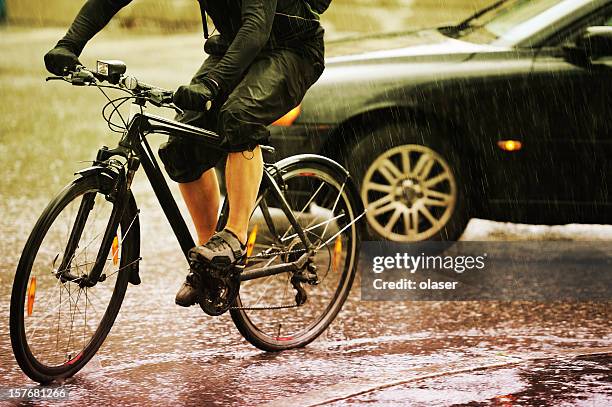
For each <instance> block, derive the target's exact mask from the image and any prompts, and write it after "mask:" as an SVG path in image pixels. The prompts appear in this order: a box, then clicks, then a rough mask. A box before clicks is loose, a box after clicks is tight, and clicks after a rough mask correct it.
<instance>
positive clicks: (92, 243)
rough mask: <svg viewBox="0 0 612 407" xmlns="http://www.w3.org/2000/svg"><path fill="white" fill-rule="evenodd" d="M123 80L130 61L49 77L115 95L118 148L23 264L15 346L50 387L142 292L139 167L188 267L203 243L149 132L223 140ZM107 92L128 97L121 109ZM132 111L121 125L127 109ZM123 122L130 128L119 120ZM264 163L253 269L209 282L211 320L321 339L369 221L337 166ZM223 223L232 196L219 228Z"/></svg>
mask: <svg viewBox="0 0 612 407" xmlns="http://www.w3.org/2000/svg"><path fill="white" fill-rule="evenodd" d="M125 72H126V66H125V64H124V63H122V62H120V61H98V63H97V69H96V70H95V71H92V70H88V69H86V68H84V67H77V69H76V70H74V71H73V72H69V73H66V75H65V76H61V77H49V78H47V80H63V81H66V82H68V83H70V84H72V85H75V86H95V87H97V88H98V89H99V90H100V91H101V92H102V93H103V94H104V95H105V96H106V98H107V99H108V103H107V104H106V105H105V106H104V108H103V109H102V115H103V118H104V119H105V120H106V121H107V123H108V125H109V127H110V128H111V130H114V131H117V132H119V133H121V139H120V141H119V143H118V145H117V146H116V147H115V148H112V149H111V148H108V147H106V146H104V147H102V148H101V149H100V150H98V152H97V155H96V159H95V160H94V161H93V164H92V165H91V166H89V167H87V168H84V169H83V170H81V171H79V172H77V174H76V175H77V176H76V178H75V179H74V180H73V181H72V182H71V183H70V184H68V185H67V186H66V187H65V188H64V189H63V190H62V191H61V192H60V193H59V194H58V195H57V196H56V197H55V198H54V199H53V200H52V201H51V202H50V203H49V204H48V206H47V207H46V209H45V210H44V211H43V213H42V215H41V216H40V218H39V219H38V221H37V223H36V225H35V226H34V229H33V230H32V232H31V234H30V236H29V238H28V240H27V243H26V245H25V247H24V249H23V253H22V255H21V258H20V261H19V264H18V267H17V271H16V275H15V280H14V283H13V291H12V297H11V308H10V334H11V343H12V348H13V352H14V355H15V358H16V360H17V362H18V364H19V366H20V367H21V369H22V370H23V371H24V373H25V374H26V375H27V376H29V377H30V378H31V379H32V380H34V381H37V382H40V383H48V382H52V381H54V380H58V379H63V378H66V377H70V376H72V375H74V374H75V373H77V372H78V371H79V370H80V369H81V368H83V367H84V366H85V364H86V363H87V362H88V361H89V360H90V359H91V358H92V357H93V356H94V354H95V353H96V352H97V351H98V350H99V348H100V346H101V345H102V343H103V342H104V340H105V338H106V337H107V335H108V333H109V331H110V329H111V327H112V325H113V323H114V322H115V318H116V316H117V314H118V312H119V309H120V307H121V304H122V302H123V299H124V296H125V293H126V290H127V286H128V284H130V283H131V284H133V285H137V284H139V283H140V274H139V262H140V260H141V257H140V223H139V209H138V206H137V204H136V200H135V198H134V196H133V194H132V192H131V184H132V180H133V179H134V174H135V173H136V172H137V170H138V169H139V168H140V167H141V166H142V168H143V169H144V171H145V174H146V176H147V178H148V179H149V182H150V184H151V186H152V189H153V191H154V193H155V196H156V197H157V200H158V201H159V203H160V205H161V207H162V209H163V212H164V214H165V216H166V218H167V219H168V221H169V222H170V225H171V227H172V230H173V232H174V234H175V236H176V238H177V240H178V243H179V245H180V247H181V249H182V251H183V254H184V255H185V257H186V258H187V252H188V251H189V249H191V248H192V247H193V246H194V245H195V243H194V240H193V238H192V236H191V234H190V232H189V230H188V228H187V225H186V223H185V220H184V219H183V217H182V216H181V213H180V211H179V208H178V206H177V204H176V202H175V200H174V199H173V197H172V194H171V191H170V189H169V187H168V184H167V183H166V181H165V178H164V176H163V173H162V170H161V168H160V166H159V165H158V163H157V160H156V159H155V156H154V154H153V152H152V150H151V147H150V145H149V142H148V141H147V136H148V135H150V134H162V135H170V134H172V135H173V136H175V137H182V138H184V139H189V140H192V141H195V142H199V143H205V144H206V145H209V146H210V145H216V146H218V145H219V143H220V141H221V136H220V135H218V134H216V133H214V132H212V131H209V130H205V129H201V128H197V127H194V126H190V125H186V124H182V123H179V122H176V121H173V120H170V119H167V118H164V117H161V116H156V115H152V114H148V113H146V112H145V111H144V108H145V107H146V105H147V103H150V104H152V105H155V106H158V107H165V108H171V109H175V110H177V109H178V108H177V107H176V106H174V105H173V104H172V92H171V91H168V90H164V89H161V88H158V87H155V86H151V85H147V84H145V83H143V82H141V81H139V80H138V79H137V78H135V77H132V76H127V75H125ZM104 82H107V83H108V84H103V83H104ZM106 88H112V89H119V90H121V91H123V92H126V93H127V96H125V97H118V98H114V99H111V98H110V97H109V96H108V95H107V93H106V92H105V91H104V89H106ZM127 101H131V108H130V115H129V117H128V119H127V120H124V118H123V116H122V115H121V113H120V112H119V108H120V107H121V106H122V105H123V104H124V103H126V102H127ZM109 108H110V113H108V112H109ZM115 114H117V115H119V117H120V118H121V122H122V124H123V125H121V124H117V123H115V122H113V117H114V115H115ZM262 149H264V150H266V151H268V152H273V148H272V147H269V146H262ZM264 167H265V168H264V176H263V180H262V183H261V187H260V191H259V196H258V199H257V204H256V209H255V210H254V211H253V215H252V217H251V221H250V224H249V239H248V245H247V247H248V252H247V254H248V258H247V265H246V266H245V268H244V270H242V272H240V273H232V274H231V275H230V276H228V277H226V278H222V277H220V278H218V279H213V280H211V281H209V282H207V283H206V284H204V287H203V288H202V293H201V300H200V307H201V308H202V310H203V311H204V312H206V313H208V314H210V315H219V314H221V313H223V312H225V311H226V310H228V309H229V312H230V314H231V318H232V320H233V322H234V324H235V325H236V327H237V328H238V330H239V332H240V333H241V334H242V336H243V337H244V338H245V339H246V340H247V341H249V342H250V343H251V344H253V345H254V346H256V347H257V348H259V349H261V350H264V351H281V350H286V349H293V348H297V347H302V346H305V345H307V344H308V343H310V342H311V341H313V340H314V339H316V338H317V337H318V336H319V335H320V334H321V333H322V332H323V331H324V330H325V329H326V328H327V327H328V326H329V324H330V323H331V322H332V321H333V319H334V318H335V317H336V315H337V314H338V312H339V311H340V309H341V307H342V305H343V304H344V302H345V300H346V298H347V295H348V293H349V291H350V288H351V285H352V283H353V279H354V277H355V271H356V267H357V261H358V252H359V234H360V233H359V228H360V227H361V226H360V223H358V221H359V220H360V218H361V217H362V216H363V215H364V213H365V212H364V210H363V207H362V205H361V201H360V199H359V195H358V193H357V190H356V188H355V185H354V184H353V182H352V180H351V177H350V175H349V173H348V172H347V171H346V170H345V169H344V168H342V167H341V166H340V165H339V164H337V163H336V162H334V161H333V160H331V159H328V158H325V157H322V156H317V155H312V154H304V155H297V156H293V157H288V158H285V159H283V160H280V161H278V162H276V163H267V162H266V163H265V165H264ZM227 214H228V203H227V200H225V201H224V203H223V205H222V210H221V215H220V218H219V222H218V226H217V229H218V230H221V229H222V228H223V226H224V224H225V221H226V219H227ZM294 292H295V295H294V296H292V293H294ZM236 293H238V294H237V297H236V296H234V295H233V294H236ZM291 297H292V298H291ZM232 298H235V300H233V301H231V299H232ZM88 313H89V314H88Z"/></svg>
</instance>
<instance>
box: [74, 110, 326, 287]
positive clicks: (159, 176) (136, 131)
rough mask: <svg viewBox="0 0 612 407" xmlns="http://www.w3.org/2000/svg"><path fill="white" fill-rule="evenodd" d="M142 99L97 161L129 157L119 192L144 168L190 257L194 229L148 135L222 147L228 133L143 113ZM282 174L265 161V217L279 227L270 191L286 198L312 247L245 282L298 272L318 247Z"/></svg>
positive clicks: (95, 275)
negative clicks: (279, 178) (295, 209)
mask: <svg viewBox="0 0 612 407" xmlns="http://www.w3.org/2000/svg"><path fill="white" fill-rule="evenodd" d="M142 103H143V102H140V101H138V100H136V101H135V102H134V103H133V104H132V109H131V113H130V118H129V122H128V127H127V130H126V132H125V133H124V134H123V137H122V138H121V140H120V141H119V145H118V147H117V148H115V149H107V148H103V149H101V150H99V151H98V155H97V159H96V164H97V165H100V164H103V163H108V162H109V160H110V159H111V158H113V157H114V156H121V157H123V158H125V159H127V160H128V172H127V174H125V177H119V180H121V181H122V182H123V183H124V184H125V185H124V186H121V187H120V188H119V189H118V190H117V196H118V197H122V196H124V195H123V194H125V193H126V192H128V191H129V188H130V185H131V181H132V179H133V176H134V173H135V172H136V171H137V169H138V167H139V166H140V165H142V167H143V169H144V171H145V174H146V176H147V178H148V179H149V182H150V184H151V187H152V188H153V191H154V193H155V196H156V197H157V199H158V201H159V203H160V205H161V207H162V210H163V212H164V215H165V216H166V218H167V219H168V222H169V223H170V226H171V228H172V231H173V232H174V234H175V236H176V238H177V240H178V242H179V245H180V246H181V249H182V251H183V254H184V255H185V257H186V258H187V255H188V252H189V250H190V249H191V248H193V247H194V246H195V242H194V240H193V237H192V236H191V233H190V232H189V229H188V227H187V224H186V223H185V219H184V218H183V216H182V215H181V213H180V210H179V208H178V206H177V204H176V201H175V200H174V197H173V196H172V193H171V191H170V188H169V187H168V184H167V182H166V180H165V178H164V176H163V173H162V170H161V168H160V166H159V164H158V162H157V160H156V159H155V156H154V154H153V152H152V150H151V147H150V145H149V143H148V141H147V138H146V137H147V136H148V135H149V134H166V135H172V136H174V137H179V138H183V139H187V140H190V141H193V142H196V143H200V144H203V145H207V146H209V147H216V148H219V147H220V145H221V141H222V137H221V136H220V135H218V134H217V133H215V132H212V131H210V130H205V129H201V128H199V127H195V126H191V125H188V124H183V123H180V122H177V121H174V120H170V119H167V118H164V117H161V116H156V115H151V114H148V113H144V112H142V108H141V107H142ZM277 175H278V174H277V173H276V169H275V167H274V165H272V164H265V165H264V172H263V179H262V182H261V186H260V197H262V201H263V204H262V205H260V209H261V210H262V212H263V213H264V219H265V221H266V223H268V226H270V230H272V231H274V230H275V227H274V224H273V223H272V217H271V216H270V213H269V212H268V209H267V205H266V204H265V196H266V195H267V194H271V196H272V197H273V198H275V199H277V202H280V204H281V209H282V211H283V212H284V214H285V215H286V216H287V219H288V220H289V222H290V224H291V226H292V227H293V228H294V230H295V231H296V234H297V235H298V236H299V238H300V240H301V241H302V244H303V245H304V247H306V248H307V250H306V252H305V253H304V254H303V255H302V256H300V257H299V258H298V259H297V260H296V261H293V262H289V263H283V264H277V265H274V266H269V267H264V268H258V269H252V270H248V271H246V272H244V273H242V274H241V280H242V281H245V280H252V279H256V278H261V277H267V276H270V275H275V274H281V273H286V272H297V271H299V270H300V269H302V268H303V267H304V265H305V264H306V262H307V260H308V257H309V256H310V255H311V254H312V253H313V250H314V246H313V244H312V243H311V242H310V240H309V239H308V236H307V235H306V233H305V232H304V230H303V229H302V227H301V226H300V224H299V222H298V221H297V219H296V218H295V216H294V215H293V211H292V210H291V208H290V206H289V204H288V202H287V201H286V199H285V197H284V195H283V193H282V189H281V187H280V186H279V184H278V182H277V180H276V179H275V178H276V176H277ZM121 178H124V179H121ZM116 202H125V200H124V199H118V200H117V201H116ZM228 206H229V204H228V201H227V198H226V199H225V201H224V203H223V207H224V209H225V210H224V211H222V214H227V213H228V211H227V209H228ZM122 213H123V208H122V207H120V205H115V209H114V210H113V215H114V216H111V220H110V221H109V225H108V226H109V227H107V230H106V233H105V236H104V238H103V239H102V244H101V250H100V252H99V257H98V259H97V261H96V266H94V267H93V269H92V271H91V273H90V275H89V278H88V280H89V282H86V284H87V283H88V285H89V284H95V283H96V282H97V281H99V279H100V276H101V273H102V267H98V264H99V265H100V266H101V265H103V263H104V261H105V259H106V253H108V250H109V249H110V247H111V244H112V240H113V238H114V236H115V234H116V231H117V227H118V224H119V219H121V215H122ZM226 220H227V219H224V218H221V219H219V222H218V225H217V229H221V228H223V226H224V225H225V222H226ZM102 254H104V255H102Z"/></svg>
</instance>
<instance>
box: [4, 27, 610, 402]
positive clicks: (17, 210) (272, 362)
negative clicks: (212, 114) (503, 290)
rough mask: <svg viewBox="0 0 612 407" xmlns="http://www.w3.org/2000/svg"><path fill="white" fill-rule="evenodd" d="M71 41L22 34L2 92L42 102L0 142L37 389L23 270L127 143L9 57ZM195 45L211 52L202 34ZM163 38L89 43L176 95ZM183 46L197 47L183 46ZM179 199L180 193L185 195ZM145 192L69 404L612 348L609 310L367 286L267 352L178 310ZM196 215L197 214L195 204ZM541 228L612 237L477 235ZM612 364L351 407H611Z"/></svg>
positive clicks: (162, 232)
mask: <svg viewBox="0 0 612 407" xmlns="http://www.w3.org/2000/svg"><path fill="white" fill-rule="evenodd" d="M56 34H57V33H55V32H54V33H52V35H49V34H48V33H42V34H41V33H29V34H27V35H24V36H23V37H19V38H24V39H23V40H19V41H22V43H19V41H17V42H14V43H12V45H11V44H8V45H6V44H3V47H2V50H3V55H4V56H5V57H6V59H5V58H3V59H2V60H1V61H0V74H1V75H0V85H1V86H2V89H3V92H4V91H6V92H9V93H10V94H16V95H19V96H20V97H24V98H25V96H24V95H36V96H35V98H36V103H34V102H33V101H32V98H33V97H30V99H29V100H28V99H23V100H24V101H21V100H22V99H18V100H17V101H16V102H15V104H14V105H4V106H2V107H0V116H1V117H2V119H0V125H1V127H0V134H1V137H2V139H1V140H2V144H1V145H0V148H1V151H2V153H3V160H4V159H5V158H4V157H9V158H10V160H7V161H6V162H5V161H3V164H6V165H5V172H4V173H3V177H2V179H1V180H0V198H1V199H0V213H1V214H2V216H1V217H0V232H1V234H2V239H1V240H0V251H1V252H2V253H3V257H2V260H1V261H0V267H1V270H2V272H1V273H0V315H2V316H3V317H2V319H0V386H24V385H32V383H31V382H30V381H29V380H28V379H27V378H25V377H24V376H23V374H22V373H21V372H20V370H19V368H18V367H17V365H16V363H15V361H14V360H13V356H12V354H11V351H10V341H9V337H8V318H7V316H8V309H9V298H10V290H11V284H12V278H13V273H14V270H15V268H16V264H17V261H18V259H19V255H20V253H21V250H22V248H23V245H24V243H25V240H26V238H27V234H28V233H29V231H30V230H31V228H32V226H33V225H34V223H35V221H36V218H37V217H38V215H39V214H40V212H41V211H42V209H43V208H44V206H45V205H46V203H47V202H48V201H49V199H50V197H51V196H52V195H53V194H54V193H55V191H57V190H58V189H59V188H60V187H61V185H63V184H65V183H67V182H68V181H69V180H70V178H71V176H72V175H71V174H72V173H73V172H74V170H75V169H77V168H80V167H82V166H84V165H85V164H83V163H78V160H81V159H90V158H92V156H93V154H94V152H95V150H96V149H97V148H98V147H99V145H100V144H102V143H106V144H110V143H112V142H113V141H115V137H114V136H113V135H110V136H109V135H108V134H107V132H106V131H105V130H104V124H103V122H102V121H101V120H98V110H99V108H100V107H101V98H99V97H98V96H97V95H96V96H95V97H94V96H92V95H93V93H92V92H90V90H82V89H81V90H75V89H70V88H67V87H62V86H47V87H41V86H40V85H41V83H42V81H41V77H42V75H43V72H42V66H39V65H35V67H34V68H30V67H27V68H24V71H19V72H18V73H16V71H15V70H14V68H13V67H11V66H9V65H8V64H7V63H6V61H13V60H21V59H23V60H34V57H35V56H36V55H42V54H43V50H44V49H46V47H47V46H48V45H49V41H50V40H49V38H51V37H53V38H55V35H56ZM3 35H4V33H3ZM13 39H14V38H13ZM180 40H181V38H178V39H173V40H168V41H179V42H180ZM24 41H26V42H27V46H26V45H25V43H24ZM190 41H192V42H193V44H199V39H198V40H197V42H196V41H195V40H191V39H190ZM153 42H154V41H152V42H151V43H149V42H139V41H131V40H130V41H126V42H125V43H124V44H123V45H125V46H122V47H121V50H120V51H119V50H118V47H117V46H116V45H115V43H113V42H112V41H106V42H104V41H101V42H99V43H97V45H95V46H92V47H91V48H89V49H88V52H89V54H88V56H86V57H87V58H89V57H90V56H92V55H106V56H108V55H109V54H110V56H112V57H114V58H120V59H126V60H128V61H139V60H140V61H141V62H140V63H138V62H136V63H134V64H131V65H130V70H131V71H133V72H139V73H142V74H143V75H144V78H147V79H149V78H151V77H153V78H161V79H160V81H159V82H156V81H155V80H151V82H153V83H159V84H160V85H162V86H167V87H170V86H173V85H175V84H173V83H170V81H168V79H167V78H165V77H164V75H163V74H162V73H161V72H162V70H160V68H159V67H153V66H150V64H149V65H147V63H146V62H143V61H146V60H147V59H146V58H142V55H141V56H138V52H140V53H146V52H152V50H153V49H158V46H159V44H158V43H155V47H154V46H153V45H154V44H153ZM20 44H21V45H20ZM143 44H144V46H143ZM193 44H192V45H193ZM175 48H177V49H183V48H182V47H178V46H177V45H176V44H175ZM186 48H187V47H186ZM194 48H195V47H194ZM136 50H138V51H136ZM4 51H6V52H4ZM180 53H185V54H184V55H182V54H181V55H182V56H181V55H179V56H175V58H178V59H179V60H181V61H186V60H189V61H191V58H192V55H191V54H190V55H187V53H186V51H180V52H179V54H180ZM17 56H20V58H17ZM21 57H23V58H21ZM160 58H162V59H163V56H161V57H160ZM181 58H182V59H181ZM178 65H179V66H181V68H180V70H181V71H180V72H179V73H180V75H182V77H185V78H188V76H189V75H190V73H191V72H192V71H193V70H194V69H195V65H196V64H194V63H193V61H192V62H191V65H190V64H189V63H187V64H185V65H181V64H178ZM63 99H67V100H71V101H72V103H73V105H75V106H79V109H66V104H65V102H64V101H62V100H63ZM46 116H52V117H51V118H50V117H46ZM84 118H85V119H84ZM88 121H90V122H89V123H88ZM92 123H93V124H92ZM7 135H11V136H12V137H10V138H9V137H7ZM161 141H162V139H161V138H160V139H159V140H157V142H161ZM9 153H10V154H9ZM173 190H174V192H175V193H176V192H177V191H176V188H175V186H173ZM134 192H135V195H136V199H137V201H138V203H139V206H140V208H141V211H142V216H141V225H142V226H141V227H142V236H143V242H142V255H143V258H144V260H143V262H142V264H141V276H142V279H143V283H142V284H141V285H140V286H137V287H134V286H129V287H128V292H127V295H126V300H125V302H124V304H123V307H122V309H121V312H120V313H119V316H118V319H117V321H116V323H115V325H114V327H113V329H112V330H111V333H110V335H109V337H108V339H107V340H106V342H105V344H104V346H103V347H102V349H101V350H100V352H99V353H98V355H97V356H96V357H95V358H94V360H92V361H91V362H90V364H89V365H88V366H87V367H86V368H85V369H84V370H83V371H81V372H80V373H79V374H78V375H77V376H76V377H74V378H73V379H71V380H70V381H69V382H68V383H67V386H68V387H69V388H70V389H71V399H70V400H69V401H68V402H67V404H66V405H73V406H82V405H85V404H94V403H98V404H100V405H108V404H111V403H120V404H121V405H134V406H137V405H143V404H148V403H153V402H161V403H162V404H164V405H166V404H167V405H170V404H184V405H195V404H218V405H256V404H260V403H265V402H269V401H273V400H276V399H279V398H286V397H290V396H292V395H296V394H302V393H307V392H313V391H316V390H317V389H320V388H324V387H328V386H330V385H333V384H336V383H340V382H343V381H351V380H354V379H364V380H370V381H377V380H379V379H380V378H381V377H396V376H399V375H400V374H401V372H405V371H408V370H410V369H419V368H423V367H427V366H434V365H444V364H452V363H459V362H462V361H469V360H472V359H474V358H488V357H491V358H495V357H497V356H498V355H513V354H521V355H535V356H538V355H542V356H545V355H547V354H548V353H551V352H552V353H554V352H557V351H559V350H564V349H574V348H594V347H609V346H611V345H612V322H610V321H611V320H612V309H611V307H610V304H609V303H607V302H600V303H586V302H581V303H579V302H576V303H532V302H513V303H508V302H506V303H505V302H362V301H360V299H359V298H360V297H359V290H358V287H359V282H358V281H356V283H355V285H354V286H355V287H357V288H356V289H354V290H353V292H352V294H351V296H350V298H349V300H348V302H347V304H346V305H345V307H344V309H343V311H342V312H341V313H340V315H339V316H338V318H337V319H336V321H335V322H334V323H333V324H332V325H331V327H330V328H329V330H328V331H327V332H325V333H324V335H323V336H322V337H321V338H319V339H318V340H317V341H315V342H314V343H313V344H311V345H310V346H308V347H307V348H305V349H301V350H295V351H289V352H285V353H279V354H265V353H262V352H260V351H258V350H257V349H255V348H253V347H252V346H250V345H248V344H247V343H246V342H245V341H244V340H243V339H242V338H241V337H240V335H239V334H238V332H237V331H236V329H235V328H234V326H233V325H232V322H231V320H230V318H229V317H228V316H227V315H226V316H223V317H220V318H217V319H214V318H210V317H207V316H205V315H204V314H203V313H202V311H201V310H200V309H199V308H198V307H193V308H191V309H182V308H179V307H177V306H175V305H174V295H175V291H176V289H177V288H178V287H179V285H180V283H181V282H182V280H183V279H184V276H185V274H186V270H187V265H186V263H185V260H184V258H182V256H181V254H180V253H179V246H178V244H177V243H176V241H175V239H174V237H173V235H172V232H171V229H170V227H169V226H168V224H167V222H166V220H165V219H164V218H163V214H162V213H161V210H160V209H159V206H158V205H157V203H156V202H155V201H154V197H153V195H152V193H151V192H150V189H149V187H148V186H147V184H146V181H145V179H144V178H143V174H139V175H138V177H137V179H136V180H135V183H134ZM181 208H182V210H183V211H184V212H185V208H184V206H183V205H182V204H181ZM526 234H528V235H529V236H530V237H532V238H533V237H535V238H541V239H546V238H551V237H552V238H562V239H579V240H589V239H593V238H596V239H612V228H611V227H610V226H577V227H574V226H571V227H553V228H546V227H540V228H533V227H527V226H521V225H505V224H496V223H490V222H484V221H473V223H472V225H471V226H470V229H469V230H468V232H467V234H466V236H465V238H467V239H473V240H478V239H485V240H487V239H491V240H504V239H516V238H521V237H522V236H525V235H526ZM609 365H610V359H609V357H608V358H602V357H590V358H583V359H579V360H578V361H573V360H565V359H563V360H553V361H546V362H533V363H532V364H526V365H521V366H520V367H511V368H510V367H508V368H498V369H494V370H492V371H491V372H489V371H486V372H483V373H464V374H461V375H456V376H452V377H450V376H449V377H445V378H435V379H434V378H432V379H428V380H426V381H423V382H420V383H418V384H416V385H415V383H411V384H406V385H405V386H400V387H397V388H393V389H390V390H385V391H380V392H374V393H371V394H368V395H364V396H360V397H363V398H353V399H349V400H348V401H347V403H349V404H355V405H356V404H361V403H366V402H367V403H369V402H373V403H374V404H381V405H384V404H389V405H392V404H394V401H398V400H402V399H403V400H408V401H414V403H415V404H418V403H421V404H423V405H426V404H431V403H437V402H438V401H439V403H441V404H451V403H464V404H465V403H472V404H471V405H480V404H478V403H489V402H495V403H497V402H498V401H499V403H498V404H503V403H504V400H502V399H499V400H498V401H495V398H496V397H499V396H500V394H502V395H504V397H508V398H509V400H510V404H512V401H513V400H520V399H521V398H522V397H531V398H532V399H533V400H539V399H538V397H540V396H539V394H540V392H544V393H547V394H554V395H555V396H554V397H559V399H560V400H564V401H566V402H567V403H574V402H575V401H577V400H578V401H581V402H584V403H586V404H588V403H591V404H596V405H602V404H606V403H607V404H608V405H610V404H612V395H611V392H610V382H609V377H610V371H609ZM538 369H539V370H538ZM606 369H608V370H606ZM601 377H604V378H603V379H602V378H601ZM605 377H607V378H608V379H605ZM606 380H608V381H606ZM563 382H567V383H571V384H568V386H567V387H568V388H567V389H563V388H562V386H561V385H560V384H559V383H563ZM493 384H495V386H493ZM591 385H592V386H595V387H589V386H591ZM419 386H421V387H419ZM560 386H561V387H560ZM486 388H492V389H493V390H491V391H490V392H489V391H484V390H483V391H482V392H480V394H478V395H477V396H478V397H479V398H478V399H475V398H474V394H475V393H476V391H475V389H486ZM439 389H452V393H449V394H448V395H447V396H445V397H447V398H446V399H434V398H433V397H437V396H436V393H437V392H436V390H439ZM428 397H429V398H428ZM542 397H544V396H542ZM546 397H548V396H546ZM572 397H574V398H572ZM581 397H584V398H581ZM343 403H344V402H343Z"/></svg>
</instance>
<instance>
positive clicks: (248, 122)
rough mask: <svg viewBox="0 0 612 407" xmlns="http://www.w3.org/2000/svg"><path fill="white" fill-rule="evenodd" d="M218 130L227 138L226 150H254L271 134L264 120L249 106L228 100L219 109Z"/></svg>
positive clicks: (264, 142)
mask: <svg viewBox="0 0 612 407" xmlns="http://www.w3.org/2000/svg"><path fill="white" fill-rule="evenodd" d="M218 132H219V134H221V135H223V136H224V138H225V141H224V142H225V146H224V147H225V150H226V151H229V152H238V151H246V150H252V149H254V148H255V147H257V146H258V145H259V144H266V143H267V141H268V138H269V136H270V132H269V131H268V129H267V127H266V126H265V124H263V121H262V120H261V119H260V118H258V117H255V116H254V115H253V114H252V113H251V112H250V111H249V109H248V107H247V106H245V105H241V104H238V103H231V102H228V103H226V104H224V105H223V107H222V108H221V110H220V111H219V118H218Z"/></svg>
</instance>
